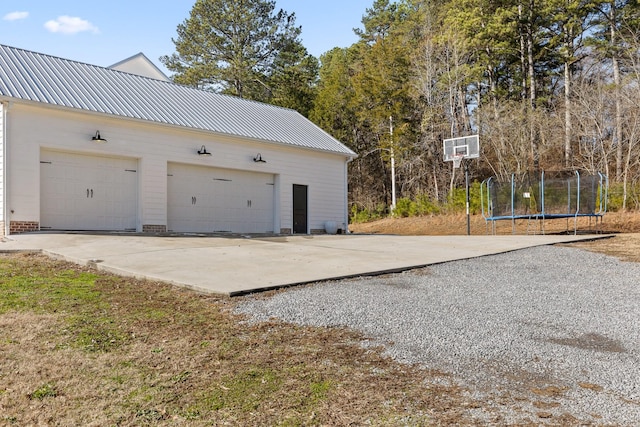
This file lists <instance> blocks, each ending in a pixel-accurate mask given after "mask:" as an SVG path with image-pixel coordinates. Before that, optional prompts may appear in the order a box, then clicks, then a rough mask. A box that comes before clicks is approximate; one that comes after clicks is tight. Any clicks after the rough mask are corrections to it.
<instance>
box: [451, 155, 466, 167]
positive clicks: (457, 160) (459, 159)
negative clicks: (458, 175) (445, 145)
mask: <svg viewBox="0 0 640 427" xmlns="http://www.w3.org/2000/svg"><path fill="white" fill-rule="evenodd" d="M463 158H464V156H453V168H454V169H459V168H460V165H461V164H462V159H463Z"/></svg>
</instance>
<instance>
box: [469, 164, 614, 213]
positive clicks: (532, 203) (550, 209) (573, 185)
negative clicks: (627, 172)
mask: <svg viewBox="0 0 640 427" xmlns="http://www.w3.org/2000/svg"><path fill="white" fill-rule="evenodd" d="M480 191H481V199H482V203H481V204H482V215H483V217H484V218H485V220H487V221H496V220H503V219H505V220H507V219H512V220H513V219H522V218H524V219H553V218H571V217H580V216H594V217H599V216H602V215H604V213H605V212H606V209H607V192H608V180H607V178H606V176H605V175H603V174H600V173H598V174H597V175H581V174H580V172H578V171H572V172H541V174H540V176H532V175H531V174H525V175H522V176H516V175H515V174H513V175H512V176H511V180H510V181H498V180H496V179H495V178H489V179H487V180H484V181H483V182H482V185H481V187H480Z"/></svg>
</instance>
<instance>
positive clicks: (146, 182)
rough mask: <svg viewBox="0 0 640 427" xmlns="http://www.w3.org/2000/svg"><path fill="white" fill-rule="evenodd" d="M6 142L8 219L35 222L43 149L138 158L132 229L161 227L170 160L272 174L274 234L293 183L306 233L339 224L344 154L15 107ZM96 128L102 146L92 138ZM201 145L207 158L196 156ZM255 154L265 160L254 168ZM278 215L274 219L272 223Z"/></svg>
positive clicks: (287, 214)
mask: <svg viewBox="0 0 640 427" xmlns="http://www.w3.org/2000/svg"><path fill="white" fill-rule="evenodd" d="M10 119H11V126H10V127H9V134H8V140H9V141H10V143H11V150H10V151H9V154H10V155H9V157H10V158H9V159H6V160H7V161H8V162H9V163H10V164H11V165H12V168H11V171H10V174H11V175H10V177H9V178H8V179H7V181H8V182H9V183H10V188H9V190H10V191H9V194H10V195H11V206H12V209H13V210H14V214H12V217H11V219H12V220H14V221H39V212H40V189H39V186H40V178H39V173H40V172H39V170H40V165H39V163H40V159H39V155H38V153H40V151H41V150H42V149H54V150H64V151H70V152H75V153H78V154H87V155H101V156H116V157H128V158H136V159H138V164H139V171H138V182H139V189H138V194H139V203H138V206H139V207H138V209H139V213H138V218H139V224H137V229H138V230H141V229H142V226H143V225H166V224H167V163H169V162H176V163H184V164H191V165H201V166H208V167H220V168H228V169H236V170H244V171H253V172H261V173H265V174H271V175H274V176H275V192H276V199H275V200H276V206H275V212H276V219H275V224H274V227H275V231H276V232H277V231H279V230H280V229H281V228H285V229H287V228H288V229H291V228H292V227H293V224H292V210H293V206H292V202H293V200H292V197H293V196H292V187H293V184H304V185H308V186H309V209H308V211H309V219H308V224H309V229H310V230H318V229H323V228H324V223H325V221H335V222H336V223H337V224H338V226H339V227H345V226H346V224H344V222H345V210H346V208H345V192H346V189H345V188H344V186H345V182H344V181H345V179H344V176H345V175H344V168H345V161H346V159H345V157H344V156H343V155H339V154H331V153H323V152H318V151H312V150H308V149H301V148H297V147H291V146H285V145H277V144H273V143H260V142H257V141H252V140H245V139H241V138H235V137H228V136H221V135H216V134H211V133H205V132H198V131H192V130H185V129H183V128H178V127H170V126H164V125H154V124H150V123H148V122H142V121H134V120H128V119H118V118H114V117H108V116H102V115H97V114H86V113H76V112H73V111H70V110H59V109H53V108H41V107H39V106H33V105H24V104H14V106H13V107H12V111H11V117H10ZM96 130H99V131H100V134H101V136H102V137H103V138H106V139H107V142H106V143H102V144H97V143H94V142H92V141H91V137H92V136H93V135H94V134H95V132H96ZM202 145H205V146H206V148H207V150H208V151H209V152H211V153H212V156H210V157H206V156H198V155H197V153H196V151H197V150H198V149H199V148H200V147H201V146H202ZM257 153H261V155H262V158H263V159H264V160H266V163H256V162H254V161H253V158H254V156H255V155H256V154H257ZM278 216H279V218H278Z"/></svg>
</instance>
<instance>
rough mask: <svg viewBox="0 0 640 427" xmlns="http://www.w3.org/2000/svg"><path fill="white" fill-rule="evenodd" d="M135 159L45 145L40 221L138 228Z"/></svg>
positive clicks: (46, 225) (51, 225)
mask: <svg viewBox="0 0 640 427" xmlns="http://www.w3.org/2000/svg"><path fill="white" fill-rule="evenodd" d="M137 169H138V162H137V160H136V159H129V158H116V157H101V156H89V155H83V154H75V153H64V152H57V151H48V150H43V151H42V153H41V155H40V227H41V228H42V229H54V230H110V231H124V230H135V229H136V218H137V210H138V208H137V199H138V191H137V188H138V176H137V175H138V172H137Z"/></svg>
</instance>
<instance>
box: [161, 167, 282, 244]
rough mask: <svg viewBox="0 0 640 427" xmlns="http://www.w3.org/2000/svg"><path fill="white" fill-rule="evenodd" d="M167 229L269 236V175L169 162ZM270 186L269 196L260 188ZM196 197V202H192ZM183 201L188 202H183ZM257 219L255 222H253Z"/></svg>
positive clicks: (271, 205) (271, 198)
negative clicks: (267, 234) (263, 234)
mask: <svg viewBox="0 0 640 427" xmlns="http://www.w3.org/2000/svg"><path fill="white" fill-rule="evenodd" d="M168 171H169V173H168V184H167V188H168V207H167V215H168V228H169V230H171V231H177V232H233V233H270V232H272V231H273V218H274V216H273V215H274V192H273V188H274V187H273V180H274V177H273V175H271V174H264V173H257V172H250V171H236V170H230V169H221V168H208V167H203V166H192V165H183V164H174V163H170V164H169V166H168ZM266 183H271V186H270V187H269V189H270V193H269V194H267V195H265V194H263V193H264V189H263V188H262V187H267V185H266ZM192 197H196V198H197V200H196V203H192ZM185 199H186V200H187V201H188V203H184V201H185ZM254 218H258V220H254Z"/></svg>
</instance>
